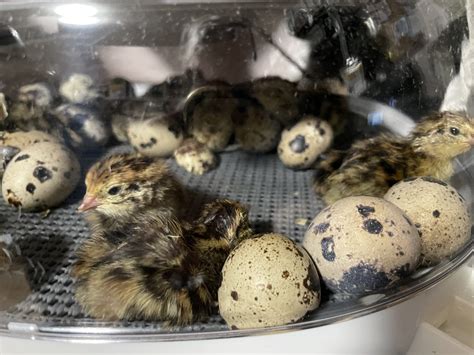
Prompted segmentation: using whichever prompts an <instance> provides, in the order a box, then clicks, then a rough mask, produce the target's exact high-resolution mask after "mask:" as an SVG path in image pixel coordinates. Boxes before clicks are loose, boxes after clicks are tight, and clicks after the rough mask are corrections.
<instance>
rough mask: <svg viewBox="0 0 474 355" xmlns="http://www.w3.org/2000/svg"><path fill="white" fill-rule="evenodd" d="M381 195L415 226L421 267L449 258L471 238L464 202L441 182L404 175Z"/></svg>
mask: <svg viewBox="0 0 474 355" xmlns="http://www.w3.org/2000/svg"><path fill="white" fill-rule="evenodd" d="M384 198H385V199H386V200H387V201H390V202H392V203H393V204H395V205H397V206H398V207H399V208H400V209H402V210H403V211H405V213H406V215H407V216H408V217H409V218H410V219H411V220H412V221H413V223H414V224H415V227H416V228H417V229H418V232H419V233H420V236H421V262H422V265H424V266H429V265H433V264H437V263H438V262H440V261H441V260H442V259H444V258H449V257H450V256H452V255H453V254H454V253H456V251H458V250H459V249H460V248H461V247H462V246H463V245H465V244H466V242H467V241H469V239H470V238H471V218H470V216H469V210H468V206H467V203H466V201H465V200H464V198H463V197H462V196H461V195H460V194H459V193H458V192H457V191H456V189H454V188H453V187H452V186H450V185H448V184H447V183H445V182H444V181H441V180H438V179H435V178H432V177H427V176H425V177H415V178H408V179H405V180H403V181H401V182H399V183H398V184H396V185H394V186H392V187H391V188H390V189H389V190H388V191H387V193H386V194H385V197H384Z"/></svg>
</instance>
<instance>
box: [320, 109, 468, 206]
mask: <svg viewBox="0 0 474 355" xmlns="http://www.w3.org/2000/svg"><path fill="white" fill-rule="evenodd" d="M473 146H474V119H473V118H468V117H465V116H463V115H461V114H457V113H452V112H440V113H435V114H432V115H430V116H428V117H425V118H423V119H422V120H421V121H420V122H418V124H417V125H416V126H415V128H414V129H413V131H412V132H411V134H410V135H409V137H407V138H402V137H398V136H394V135H388V134H383V135H380V136H378V137H375V138H371V139H367V140H362V141H358V142H356V143H354V144H353V145H352V147H351V148H350V149H349V150H347V151H334V150H333V151H332V152H330V153H329V154H328V156H327V159H326V160H323V161H321V162H319V165H318V166H317V168H318V173H317V176H316V179H315V184H314V188H315V191H316V192H317V193H319V194H321V195H322V197H323V199H324V201H325V202H326V203H328V204H330V203H333V202H335V201H337V200H339V199H341V198H343V197H347V196H354V195H369V196H380V197H381V196H383V195H384V194H385V192H386V191H387V190H388V189H389V188H390V186H392V185H394V184H395V183H397V182H398V181H400V180H403V179H405V178H408V177H411V176H433V177H436V178H438V179H441V180H448V179H449V178H450V177H451V175H452V174H453V166H452V160H453V159H454V158H455V157H456V156H458V155H460V154H462V153H465V152H467V151H469V150H470V149H471V148H472V147H473Z"/></svg>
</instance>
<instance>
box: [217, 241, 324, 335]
mask: <svg viewBox="0 0 474 355" xmlns="http://www.w3.org/2000/svg"><path fill="white" fill-rule="evenodd" d="M218 300H219V311H220V314H221V315H222V317H223V318H224V319H225V321H226V322H227V324H228V325H229V327H230V328H231V329H242V328H260V327H268V326H275V325H282V324H287V323H294V322H296V321H298V320H299V319H301V318H302V317H304V316H305V314H306V313H307V312H309V311H312V310H314V309H315V308H317V307H318V306H319V302H320V300H321V289H320V284H319V278H318V274H317V271H316V268H315V267H314V263H313V262H312V260H311V258H310V257H309V256H308V254H307V253H306V251H304V250H303V248H301V247H299V246H297V245H296V244H295V243H294V242H293V241H292V240H290V239H288V238H286V237H285V236H282V235H279V234H264V235H261V236H257V237H255V238H251V239H247V240H244V241H243V242H242V243H240V244H239V245H238V246H237V248H235V249H234V250H233V251H232V252H231V253H230V255H229V257H228V258H227V260H226V262H225V264H224V267H223V269H222V284H221V287H220V288H219V292H218Z"/></svg>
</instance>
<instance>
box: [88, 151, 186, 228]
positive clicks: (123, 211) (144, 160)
mask: <svg viewBox="0 0 474 355" xmlns="http://www.w3.org/2000/svg"><path fill="white" fill-rule="evenodd" d="M86 187H87V190H86V195H85V197H84V200H83V202H82V204H81V205H80V206H79V210H80V211H89V213H87V214H86V219H87V220H88V222H89V224H90V225H91V227H92V229H93V231H97V232H99V231H121V230H122V229H123V228H125V227H126V226H127V225H128V224H130V223H140V222H141V221H142V220H143V218H144V216H146V215H147V214H151V215H154V216H158V217H161V218H167V217H173V216H179V215H180V213H181V206H182V202H183V189H182V187H181V184H180V183H179V182H178V180H177V179H176V178H175V177H174V175H173V174H172V173H171V172H170V171H169V170H168V167H167V165H166V163H165V162H164V161H163V160H160V159H154V158H150V157H145V156H141V155H138V154H133V153H132V154H117V155H112V156H109V157H107V158H105V159H102V160H100V161H99V162H97V163H96V164H94V165H93V166H92V167H91V168H90V170H89V172H88V173H87V176H86Z"/></svg>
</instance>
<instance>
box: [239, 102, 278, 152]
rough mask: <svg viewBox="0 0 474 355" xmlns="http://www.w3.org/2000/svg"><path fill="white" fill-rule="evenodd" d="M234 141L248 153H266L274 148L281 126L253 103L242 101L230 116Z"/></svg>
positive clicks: (259, 106) (257, 104)
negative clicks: (233, 128) (233, 125)
mask: <svg viewBox="0 0 474 355" xmlns="http://www.w3.org/2000/svg"><path fill="white" fill-rule="evenodd" d="M232 119H233V122H234V124H235V140H236V142H237V143H238V144H239V145H240V147H241V148H242V149H243V150H245V151H248V152H253V153H267V152H269V151H271V150H273V149H275V148H276V146H277V145H278V140H279V139H280V132H281V125H280V123H279V122H278V121H277V120H274V119H273V118H272V117H271V116H270V115H269V114H268V112H267V111H266V110H265V109H264V108H263V107H262V106H261V105H260V104H259V103H258V102H255V101H250V100H242V102H241V105H239V106H238V107H237V108H236V109H235V110H234V112H233V114H232Z"/></svg>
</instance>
